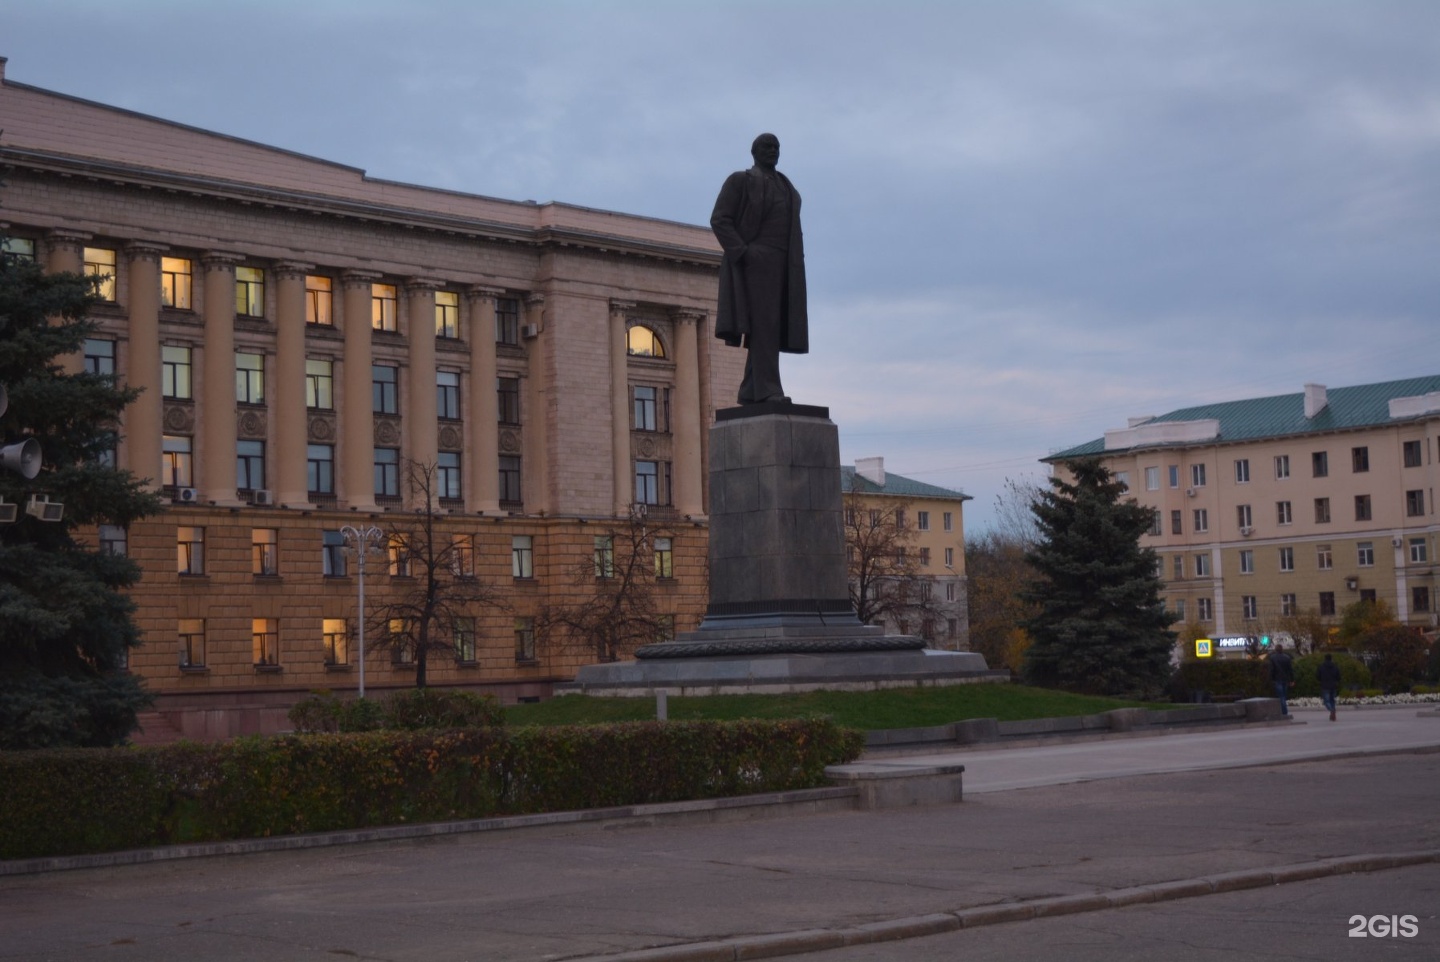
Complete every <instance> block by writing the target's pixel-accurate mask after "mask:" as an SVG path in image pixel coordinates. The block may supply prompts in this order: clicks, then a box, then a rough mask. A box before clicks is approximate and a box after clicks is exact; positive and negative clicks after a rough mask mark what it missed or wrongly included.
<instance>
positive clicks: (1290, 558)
mask: <svg viewBox="0 0 1440 962" xmlns="http://www.w3.org/2000/svg"><path fill="white" fill-rule="evenodd" d="M1280 570H1281V571H1294V570H1295V549H1294V548H1281V549H1280Z"/></svg>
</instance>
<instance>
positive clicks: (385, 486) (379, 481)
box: [375, 448, 400, 498]
mask: <svg viewBox="0 0 1440 962" xmlns="http://www.w3.org/2000/svg"><path fill="white" fill-rule="evenodd" d="M375 494H376V495H377V496H378V497H382V498H398V497H400V449H399V448H376V449H375Z"/></svg>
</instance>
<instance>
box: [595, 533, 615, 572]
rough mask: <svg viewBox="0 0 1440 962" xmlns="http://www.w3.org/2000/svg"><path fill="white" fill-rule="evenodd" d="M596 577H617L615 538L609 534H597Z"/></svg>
mask: <svg viewBox="0 0 1440 962" xmlns="http://www.w3.org/2000/svg"><path fill="white" fill-rule="evenodd" d="M594 558H595V577H597V578H613V577H615V539H614V538H612V537H611V536H609V535H596V536H595V554H594Z"/></svg>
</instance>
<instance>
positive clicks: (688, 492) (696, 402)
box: [671, 311, 705, 520]
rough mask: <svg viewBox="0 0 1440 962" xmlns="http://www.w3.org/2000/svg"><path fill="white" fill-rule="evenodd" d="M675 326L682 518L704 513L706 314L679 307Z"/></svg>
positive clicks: (675, 496)
mask: <svg viewBox="0 0 1440 962" xmlns="http://www.w3.org/2000/svg"><path fill="white" fill-rule="evenodd" d="M673 318H674V327H675V398H674V424H673V430H674V432H675V433H674V448H673V451H674V458H675V464H674V473H673V475H672V478H673V483H674V485H675V490H674V491H673V492H671V494H672V498H671V500H672V501H674V503H675V510H676V511H678V512H679V514H680V516H681V517H682V518H691V519H697V520H698V519H700V518H702V517H704V515H705V496H704V490H703V488H702V487H701V480H700V479H701V477H702V476H703V475H704V464H703V460H702V458H703V453H702V450H701V446H700V420H701V418H700V348H699V328H700V324H701V322H702V321H704V319H705V315H704V314H701V313H699V312H698V311H677V312H675V314H674V315H673Z"/></svg>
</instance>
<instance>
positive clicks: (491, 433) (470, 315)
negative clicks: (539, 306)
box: [464, 287, 504, 514]
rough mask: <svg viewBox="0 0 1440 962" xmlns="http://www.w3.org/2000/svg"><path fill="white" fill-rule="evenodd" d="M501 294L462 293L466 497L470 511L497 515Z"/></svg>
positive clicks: (487, 290)
mask: <svg viewBox="0 0 1440 962" xmlns="http://www.w3.org/2000/svg"><path fill="white" fill-rule="evenodd" d="M503 293H504V291H500V290H496V289H494V288H489V287H472V288H470V289H469V290H467V291H466V292H465V312H466V317H465V318H464V323H465V331H466V332H467V333H468V335H469V337H470V403H469V404H468V405H467V408H466V409H467V412H468V415H469V417H468V418H467V419H466V420H467V424H466V428H467V435H468V439H469V443H468V445H467V447H468V448H469V449H470V474H469V476H468V478H467V483H466V493H467V495H468V499H469V500H468V503H469V505H470V508H471V510H472V511H481V512H485V513H486V514H498V513H499V512H500V423H499V422H500V405H499V401H498V398H497V394H496V391H497V384H496V378H497V376H498V375H497V372H496V367H495V299H496V298H497V297H499V296H500V295H501V294H503Z"/></svg>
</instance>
